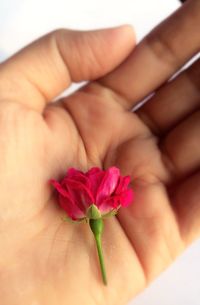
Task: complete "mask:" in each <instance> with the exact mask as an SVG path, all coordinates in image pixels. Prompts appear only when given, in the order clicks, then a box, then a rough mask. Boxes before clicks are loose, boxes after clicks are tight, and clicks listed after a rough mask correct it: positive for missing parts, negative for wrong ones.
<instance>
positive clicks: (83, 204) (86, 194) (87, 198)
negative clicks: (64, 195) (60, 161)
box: [64, 179, 94, 213]
mask: <svg viewBox="0 0 200 305" xmlns="http://www.w3.org/2000/svg"><path fill="white" fill-rule="evenodd" d="M64 183H65V185H66V188H67V190H68V193H69V195H70V197H71V198H72V200H73V201H74V202H75V204H76V205H77V206H78V207H79V209H81V210H82V211H83V212H84V213H86V210H87V208H88V207H89V206H90V205H91V204H92V203H94V198H93V196H92V194H91V192H90V190H89V189H88V188H87V187H86V186H85V185H84V184H82V183H81V182H79V181H75V180H71V179H66V180H65V181H64Z"/></svg>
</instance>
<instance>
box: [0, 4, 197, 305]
mask: <svg viewBox="0 0 200 305" xmlns="http://www.w3.org/2000/svg"><path fill="white" fill-rule="evenodd" d="M191 15H192V16H193V18H192V19H191ZM199 16H200V5H199V1H189V2H188V3H187V4H186V5H184V7H183V8H182V9H181V10H180V11H179V12H177V13H176V15H175V16H172V17H171V18H170V19H169V20H168V21H166V22H165V23H164V24H162V25H161V26H160V27H159V28H158V29H156V30H155V31H153V32H152V33H150V35H149V36H147V38H145V39H144V41H143V42H141V44H139V45H138V47H136V48H135V50H134V51H133V53H132V54H131V55H130V57H129V58H128V59H127V60H126V62H125V63H123V64H122V65H121V66H120V67H119V68H117V69H116V70H115V71H114V72H111V73H110V74H109V75H108V76H106V77H104V78H101V79H100V80H99V81H95V82H91V83H90V84H89V85H88V86H86V87H84V88H83V89H82V90H80V91H78V92H77V93H75V94H73V95H71V96H70V97H68V98H65V99H62V100H60V101H58V102H56V103H54V104H52V103H51V104H46V103H47V102H49V101H51V100H52V99H53V98H54V97H55V96H57V95H58V93H60V92H61V91H62V90H63V89H64V88H65V87H66V84H68V85H69V84H70V79H71V80H73V81H80V80H85V79H86V80H88V79H89V80H92V79H97V78H99V77H101V76H102V75H104V74H106V73H108V72H109V71H111V70H112V69H113V68H114V67H115V66H117V65H118V64H119V63H120V62H121V61H122V60H123V59H124V58H125V57H126V56H127V55H128V53H129V52H130V51H131V49H132V48H133V43H134V39H133V35H132V32H131V30H130V29H129V28H128V27H125V28H123V29H119V30H109V31H103V32H95V33H82V34H81V33H77V32H69V31H67V32H66V31H61V32H56V33H54V34H51V35H48V36H47V37H44V38H42V39H41V40H39V41H38V42H35V43H34V44H32V45H31V46H29V47H28V48H26V49H24V50H22V51H21V52H20V53H18V54H17V55H15V56H14V57H13V58H11V59H10V60H8V61H7V62H5V63H3V64H2V65H1V67H0V99H1V103H0V147H1V158H2V162H1V171H0V172H1V174H0V182H1V184H0V185H1V194H0V202H1V203H0V204H1V211H2V212H1V222H0V234H1V239H0V240H1V242H0V243H1V249H2V251H1V252H2V253H1V278H0V284H1V291H0V296H1V300H2V303H3V304H5V305H7V304H9V305H10V304H12V305H18V304H34V303H35V304H37V303H39V304H48V305H54V304H58V303H59V304H60V305H62V304H66V303H67V304H78V303H79V302H82V303H84V304H106V305H107V304H108V305H109V304H125V302H126V301H127V300H128V299H129V298H130V297H132V296H133V295H135V294H136V293H138V292H139V291H141V290H142V289H144V288H145V286H146V284H148V283H149V282H150V281H151V280H152V279H153V278H154V277H155V276H157V275H158V274H159V273H160V272H161V271H162V270H163V269H164V268H166V267H167V266H168V265H169V264H170V263H171V262H172V261H173V260H174V259H175V257H176V256H177V255H178V254H180V253H181V252H182V251H183V250H184V249H185V247H186V246H187V245H188V244H189V243H190V242H191V241H193V240H194V238H196V237H198V236H199V234H200V231H199V212H200V208H199V198H200V190H199V189H198V186H199V183H200V173H199V161H200V160H199V155H200V154H199V151H198V150H199V145H197V144H196V143H197V140H198V136H199V129H200V127H199V122H198V120H199V119H198V116H199V113H198V112H197V111H198V108H199V92H198V90H197V89H196V88H197V87H196V86H195V84H197V81H198V77H196V76H195V75H197V73H199V72H198V71H199V62H196V63H195V64H194V65H193V66H192V67H191V68H189V69H188V70H187V72H183V73H182V74H181V75H180V76H178V77H177V78H176V79H175V80H174V81H173V82H171V83H168V84H166V85H164V86H163V87H162V88H161V89H159V90H158V91H157V92H156V94H155V96H154V97H153V98H152V99H151V100H150V101H149V102H148V103H147V104H146V105H145V106H144V107H142V108H140V109H139V110H138V111H136V112H135V113H132V112H131V111H130V109H131V108H132V106H134V105H135V104H136V103H137V102H138V101H139V100H140V99H141V98H143V97H144V96H145V95H147V94H148V93H150V92H152V91H153V90H155V89H156V88H157V87H158V86H159V85H160V84H161V83H163V82H164V81H166V80H167V79H168V78H169V77H170V76H171V75H172V74H173V73H174V72H175V71H176V70H177V69H178V68H179V67H181V66H182V65H183V64H184V63H185V61H186V60H187V59H189V58H190V57H191V56H192V55H193V54H194V53H195V52H197V51H198V49H199V45H200V41H199V35H198V34H197V33H196V28H198V23H199ZM188 19H189V24H190V27H188ZM186 25H187V26H186ZM122 31H123V33H122ZM169 33H171V34H170V35H169ZM192 34H193V35H192ZM192 36H193V37H192ZM186 37H188V39H190V41H189V42H188V41H187V39H186ZM183 39H184V41H183ZM180 41H181V43H180ZM111 42H113V43H111ZM183 42H184V44H185V45H183ZM116 45H117V48H116ZM166 46H168V47H166ZM174 54H175V55H174ZM158 55H159V56H158ZM191 80H192V81H191ZM180 96H181V102H180ZM177 97H178V98H177ZM165 108H166V109H167V110H169V111H163V109H165ZM112 165H116V166H118V167H120V169H121V171H122V173H123V174H131V176H132V184H133V188H134V190H135V194H136V198H135V203H134V204H133V205H132V206H130V207H129V208H127V209H124V210H121V211H120V212H119V215H118V217H117V218H112V219H108V220H106V222H105V233H104V236H103V246H104V253H105V259H106V266H107V274H108V281H109V285H108V286H107V287H104V286H103V285H102V282H101V276H100V272H99V267H98V261H97V257H96V249H95V244H94V240H93V237H92V235H91V233H90V231H89V230H88V227H87V225H86V224H77V225H74V224H69V223H63V222H62V221H61V220H60V215H61V214H62V211H60V210H59V208H58V207H57V205H56V199H55V198H54V195H53V193H52V188H51V187H50V186H49V184H48V179H49V178H52V177H53V178H55V179H58V178H59V177H61V176H62V175H63V174H64V172H65V171H66V169H67V168H68V167H69V166H74V167H77V168H80V169H82V170H86V169H88V168H90V167H91V166H101V167H109V166H112ZM10 189H11V191H10Z"/></svg>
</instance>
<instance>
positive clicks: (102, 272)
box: [95, 235, 107, 285]
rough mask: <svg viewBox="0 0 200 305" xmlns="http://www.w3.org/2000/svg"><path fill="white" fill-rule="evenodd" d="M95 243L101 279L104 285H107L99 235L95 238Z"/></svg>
mask: <svg viewBox="0 0 200 305" xmlns="http://www.w3.org/2000/svg"><path fill="white" fill-rule="evenodd" d="M95 241H96V245H97V252H98V256H99V263H100V267H101V275H102V279H103V282H104V284H105V285H107V277H106V268H105V263H104V257H103V251H102V244H101V236H100V235H97V236H95Z"/></svg>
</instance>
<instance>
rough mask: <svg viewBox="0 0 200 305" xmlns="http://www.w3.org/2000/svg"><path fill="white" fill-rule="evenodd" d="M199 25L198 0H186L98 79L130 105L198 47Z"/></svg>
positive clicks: (186, 59)
mask: <svg viewBox="0 0 200 305" xmlns="http://www.w3.org/2000/svg"><path fill="white" fill-rule="evenodd" d="M199 29H200V1H199V0H189V1H186V3H185V4H184V5H183V6H182V7H181V8H180V9H179V10H178V11H176V12H175V13H174V14H173V15H171V16H170V17H169V18H167V19H166V20H165V21H164V22H162V23H161V24H160V25H159V26H158V27H156V28H155V29H154V30H153V31H152V32H151V33H150V34H149V35H147V36H146V37H145V38H144V39H143V40H142V41H141V43H139V44H138V46H137V47H136V48H135V49H134V51H133V52H132V53H131V55H130V56H129V57H128V58H127V59H126V61H125V62H124V63H123V64H122V65H120V66H119V67H118V68H117V69H116V70H115V71H113V72H111V73H110V74H108V75H107V76H105V77H104V78H102V79H101V80H100V82H101V83H103V84H104V85H105V86H107V87H109V88H111V89H113V90H115V91H116V92H118V93H119V94H120V95H122V96H123V97H124V98H125V100H124V102H125V105H124V106H125V107H126V108H128V109H129V108H132V107H133V106H134V105H135V104H136V102H138V101H140V100H141V99H143V98H144V97H145V96H147V95H148V94H149V93H151V92H152V91H154V90H155V89H156V88H157V87H159V86H160V85H161V84H162V83H163V82H164V81H166V80H168V79H169V78H170V76H172V75H173V74H174V73H175V72H176V71H177V70H178V69H179V68H180V67H181V66H183V65H184V63H186V62H187V61H188V60H189V59H190V58H191V57H192V56H193V55H195V54H196V53H197V52H198V51H199V49H200V33H199ZM126 101H127V104H126Z"/></svg>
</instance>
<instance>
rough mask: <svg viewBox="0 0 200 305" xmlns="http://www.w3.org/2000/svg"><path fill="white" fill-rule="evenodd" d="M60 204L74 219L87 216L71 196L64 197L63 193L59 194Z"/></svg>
mask: <svg viewBox="0 0 200 305" xmlns="http://www.w3.org/2000/svg"><path fill="white" fill-rule="evenodd" d="M59 205H60V206H61V208H62V209H63V210H64V211H65V212H66V213H67V215H68V216H69V217H70V218H71V219H73V220H77V219H80V218H83V217H85V214H84V213H83V211H81V210H80V209H79V208H78V206H77V205H76V204H74V202H73V201H72V200H71V198H70V197H69V196H68V197H63V196H62V195H60V196H59Z"/></svg>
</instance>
